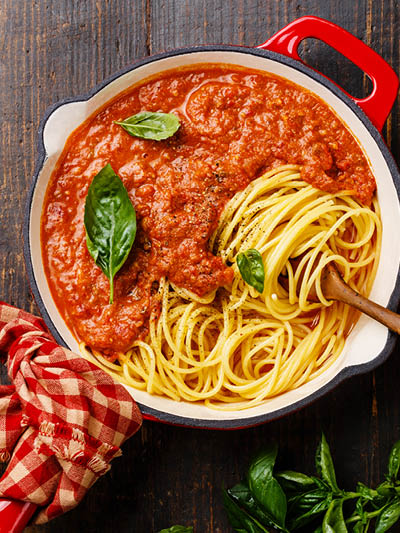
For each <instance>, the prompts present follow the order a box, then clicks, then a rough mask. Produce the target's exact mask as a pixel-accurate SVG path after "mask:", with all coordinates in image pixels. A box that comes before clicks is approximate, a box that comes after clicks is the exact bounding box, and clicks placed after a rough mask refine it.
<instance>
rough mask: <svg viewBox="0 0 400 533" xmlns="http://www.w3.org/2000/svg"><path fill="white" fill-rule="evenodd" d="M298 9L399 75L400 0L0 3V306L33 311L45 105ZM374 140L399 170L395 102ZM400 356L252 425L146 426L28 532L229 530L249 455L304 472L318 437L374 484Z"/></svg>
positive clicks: (348, 482) (311, 56)
mask: <svg viewBox="0 0 400 533" xmlns="http://www.w3.org/2000/svg"><path fill="white" fill-rule="evenodd" d="M306 14H314V15H318V16H321V17H325V18H327V19H329V20H331V21H333V22H336V23H337V24H339V25H341V26H343V27H344V28H345V29H347V30H349V31H350V32H352V33H354V34H355V35H356V36H357V37H359V38H360V39H362V40H363V41H364V42H366V43H367V44H369V45H370V46H372V48H373V49H374V50H376V51H377V52H378V53H379V54H381V55H382V56H383V57H384V58H385V59H386V60H387V61H388V62H389V63H390V64H391V65H392V66H393V67H394V69H395V70H396V71H397V72H398V73H399V71H400V63H399V39H400V5H399V1H398V0H358V1H357V0H325V1H324V2H321V1H319V0H304V1H300V0H285V1H283V0H282V1H280V0H247V1H246V0H131V1H129V0H57V1H54V0H0V51H1V54H0V108H1V121H0V169H1V174H0V191H1V209H0V223H1V231H0V272H1V275H0V297H1V299H3V300H5V301H7V302H9V303H11V304H14V305H16V306H20V307H22V308H24V309H26V310H28V311H31V312H34V313H35V312H37V308H36V306H35V303H34V301H33V299H32V296H31V294H30V291H29V285H28V282H27V279H26V275H25V265H24V259H23V254H22V232H21V225H22V220H23V214H24V209H25V199H26V193H27V190H28V187H29V184H30V181H31V177H32V173H33V170H34V166H35V159H36V153H37V129H38V125H39V121H40V119H41V117H42V115H43V114H44V112H45V110H46V108H47V107H48V106H49V105H50V104H52V103H54V102H57V101H58V100H59V99H62V98H65V97H67V96H75V95H79V94H83V93H85V92H86V91H88V90H89V89H90V88H91V87H92V86H93V85H95V84H96V83H98V82H100V81H101V80H103V79H104V78H106V77H108V76H110V75H111V74H112V73H114V72H116V71H118V70H119V69H121V68H123V67H126V66H127V65H130V64H131V63H133V62H134V61H135V60H136V59H138V58H142V57H144V56H148V55H150V54H154V53H157V52H160V51H164V50H171V49H173V48H177V47H183V46H191V45H197V44H201V43H233V44H244V45H248V46H252V45H256V44H259V43H261V42H263V41H264V40H265V39H266V38H267V37H269V36H271V35H272V34H273V33H275V32H276V31H277V30H278V29H280V28H281V27H282V26H284V25H285V24H287V23H288V22H290V21H292V20H294V19H295V18H297V17H300V16H302V15H306ZM303 57H304V58H305V60H306V61H307V62H308V63H309V64H311V65H312V66H314V67H316V68H318V69H320V70H322V71H323V72H324V73H326V74H328V75H329V76H331V77H332V78H333V79H334V80H336V81H338V82H340V84H342V86H344V87H345V88H346V89H347V90H348V91H349V92H351V93H352V94H354V95H355V96H361V95H365V94H366V93H367V91H368V89H369V84H368V80H366V78H365V76H363V74H362V73H361V72H360V71H359V70H358V69H357V68H356V67H355V66H354V65H352V64H350V63H349V62H348V61H347V60H345V59H344V58H343V57H341V56H340V55H339V54H337V53H335V52H334V51H332V49H330V48H329V47H328V46H326V45H324V44H323V43H320V42H318V41H314V40H312V39H310V40H308V41H306V42H305V43H304V46H303ZM384 134H385V137H386V139H387V142H388V144H389V146H390V148H391V150H392V152H393V154H394V156H395V158H396V159H397V162H398V163H399V162H400V138H399V106H398V103H397V104H396V106H395V108H394V110H393V113H392V116H391V118H389V120H388V122H387V126H386V128H385V131H384ZM399 356H400V345H398V346H397V348H396V350H395V352H394V353H393V354H392V356H391V358H390V359H389V360H388V361H387V362H386V363H385V364H384V365H382V366H381V367H380V368H378V369H377V370H376V371H375V372H372V373H369V374H367V375H363V376H360V377H356V378H353V379H351V380H349V381H347V382H345V383H344V384H342V385H341V386H339V387H338V388H337V389H336V390H335V391H333V392H331V393H330V394H328V395H327V396H326V397H325V398H323V399H322V400H319V401H317V402H316V403H314V404H313V405H311V406H309V407H307V408H305V409H303V410H302V411H300V412H298V413H295V414H293V415H291V416H287V417H285V418H284V419H282V420H277V421H275V422H272V423H269V424H266V425H263V426H261V427H257V428H253V429H247V430H242V431H234V432H219V431H202V430H194V429H184V428H175V427H169V426H166V425H161V424H156V423H152V422H145V423H144V425H143V429H142V430H141V432H140V433H139V434H138V435H137V436H136V437H135V438H133V439H131V440H130V442H128V443H126V445H125V447H124V455H123V457H122V458H120V459H117V460H115V461H114V465H113V468H112V470H111V472H110V473H109V474H108V475H106V476H105V477H103V478H102V479H100V480H99V481H98V483H97V484H96V485H95V486H94V488H93V489H92V490H91V491H90V493H89V494H88V496H87V498H86V499H85V501H84V502H83V503H82V504H81V505H80V506H79V507H78V508H77V509H76V510H74V511H72V512H70V513H69V514H67V515H65V516H63V517H61V518H59V519H57V520H54V521H53V522H51V523H49V524H48V525H46V526H43V527H31V528H28V530H29V531H31V532H34V531H35V532H36V531H49V532H50V531H51V532H57V533H63V532H71V531H76V532H80V531H84V532H85V533H91V532H96V533H97V532H105V533H106V532H107V533H108V532H113V533H117V532H118V533H123V532H135V533H154V532H156V531H159V530H160V529H161V528H163V527H167V526H170V525H172V524H175V523H181V524H186V525H190V524H193V525H194V530H195V532H196V533H210V532H214V533H216V532H228V531H230V528H229V526H228V523H227V521H226V518H225V514H224V511H223V508H222V504H221V486H222V485H223V484H225V485H227V486H229V485H231V484H232V483H233V482H234V481H236V480H238V479H239V478H240V476H241V475H242V474H243V473H244V471H245V468H246V465H247V462H248V459H249V457H250V456H251V455H252V454H253V453H254V452H255V451H256V450H257V449H258V448H259V447H261V446H262V445H263V444H264V443H267V442H269V441H270V440H272V439H274V440H276V441H277V442H279V444H280V450H281V456H282V460H283V462H284V463H285V465H287V466H293V467H299V468H304V469H305V471H312V470H313V455H314V450H315V447H316V445H317V442H318V440H319V438H320V434H321V431H322V430H324V431H325V433H326V435H327V438H328V440H329V442H330V444H331V448H332V452H333V454H334V457H335V460H336V463H337V465H338V478H339V481H340V483H342V484H343V485H344V486H345V487H347V488H348V489H350V488H352V487H353V486H354V485H355V483H356V482H357V480H359V479H360V480H363V481H364V482H366V483H372V484H375V483H377V482H379V481H380V480H381V479H382V476H383V475H384V471H385V467H386V458H387V455H388V452H389V449H390V447H391V445H392V444H393V443H394V441H395V440H397V439H399V438H400V385H399V384H400V365H399V363H398V357H399ZM2 372H3V374H2V375H3V378H5V373H4V369H3V370H2ZM394 530H396V531H400V528H399V529H394Z"/></svg>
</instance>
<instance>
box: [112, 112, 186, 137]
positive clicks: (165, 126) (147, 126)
mask: <svg viewBox="0 0 400 533" xmlns="http://www.w3.org/2000/svg"><path fill="white" fill-rule="evenodd" d="M115 124H118V125H119V126H121V127H122V128H124V130H125V131H127V132H128V133H129V135H132V136H133V137H141V138H142V139H152V140H153V141H162V140H163V139H168V137H172V135H173V134H174V133H175V132H176V131H177V130H178V128H179V126H180V125H181V123H180V121H179V118H178V117H177V116H176V115H173V114H172V113H153V112H152V111H141V112H140V113H137V114H136V115H132V116H131V117H128V118H125V119H124V120H121V121H116V122H115Z"/></svg>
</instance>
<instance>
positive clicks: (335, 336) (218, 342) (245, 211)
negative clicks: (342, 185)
mask: <svg viewBox="0 0 400 533" xmlns="http://www.w3.org/2000/svg"><path fill="white" fill-rule="evenodd" d="M300 171H301V169H300V167H298V166H295V165H286V166H281V167H279V168H275V169H273V170H271V171H270V172H268V173H266V174H264V175H263V176H261V177H260V178H258V179H256V180H254V181H252V182H251V183H250V184H249V185H248V186H247V187H246V188H245V189H244V190H242V191H240V192H238V193H236V194H235V196H234V197H233V198H232V199H231V200H230V201H229V202H228V203H227V204H226V206H225V209H224V211H223V213H222V216H221V217H220V220H219V224H218V227H217V229H216V231H215V232H214V234H213V235H212V237H211V239H210V249H211V250H212V251H213V252H214V253H215V254H216V255H218V256H220V257H221V258H222V259H223V261H224V262H225V263H226V264H228V265H232V267H233V269H234V273H235V277H234V281H233V283H232V285H231V286H226V287H222V288H219V289H217V290H216V291H213V292H212V293H211V294H208V295H206V296H205V297H199V296H197V295H196V294H194V293H191V292H189V291H187V290H184V289H182V288H179V287H177V286H175V285H174V284H173V283H171V282H169V281H168V280H167V279H165V278H163V279H162V280H161V282H160V286H159V298H160V312H159V313H155V312H153V314H152V315H151V317H150V324H149V334H148V336H147V338H146V339H145V340H136V341H135V342H134V344H133V346H132V348H131V349H130V350H129V351H128V352H126V353H120V354H119V356H118V360H117V361H116V362H114V363H112V362H110V361H107V360H106V359H104V358H102V356H101V354H100V353H99V352H97V351H95V350H92V353H93V354H94V355H95V357H96V359H97V361H98V363H99V364H100V365H101V366H103V367H105V368H106V369H107V370H108V371H109V372H110V371H111V372H112V373H114V374H115V375H116V376H117V377H118V378H119V379H120V380H121V381H123V382H125V383H126V384H128V385H131V386H132V387H135V388H137V389H141V390H146V391H147V392H149V393H151V394H158V395H164V396H167V397H169V398H172V399H173V400H177V401H179V400H185V401H189V402H204V403H205V405H207V406H209V407H212V408H215V409H228V410H230V409H235V410H237V409H244V408H248V407H253V406H255V405H257V404H260V403H261V402H263V401H264V400H266V399H267V398H270V397H273V396H276V395H278V394H282V393H284V392H285V391H288V390H291V389H294V388H297V387H299V386H301V385H302V384H304V383H306V382H307V381H309V380H311V379H314V378H316V377H317V376H319V375H320V374H321V373H322V372H324V371H325V370H326V369H327V368H328V367H329V366H330V365H332V363H333V362H334V361H335V360H336V359H337V358H338V357H339V355H340V353H341V351H342V349H343V345H344V342H345V339H346V336H347V335H348V334H349V332H350V330H351V328H352V327H353V325H354V323H355V322H356V320H357V317H358V315H357V312H356V311H354V310H353V309H351V308H350V307H348V306H346V305H345V304H343V303H340V302H332V301H328V300H326V298H325V297H324V295H323V293H322V291H321V284H320V280H321V272H322V270H323V268H324V267H325V265H326V264H327V263H329V262H331V261H334V262H335V263H336V265H337V267H338V269H339V270H340V271H341V273H342V275H343V278H344V280H345V281H346V283H348V284H349V285H350V286H351V287H352V288H353V289H355V290H356V291H358V292H360V293H362V294H368V293H369V292H370V289H371V286H372V283H373V280H374V277H375V273H376V269H377V266H378V260H379V252H380V244H381V232H382V229H381V222H380V218H379V208H378V203H377V201H376V199H373V202H372V205H371V207H366V206H362V205H360V203H359V202H358V201H357V200H356V199H354V197H353V196H352V191H349V192H346V191H344V192H339V193H336V194H331V193H327V192H323V191H321V190H318V189H316V188H314V187H312V186H311V185H309V184H307V183H306V182H305V181H303V180H302V179H301V176H300ZM251 248H254V249H256V250H258V251H259V252H260V254H261V255H262V258H263V263H264V269H265V284H264V290H263V293H262V294H259V293H258V292H257V291H256V290H255V289H253V288H252V287H250V286H248V285H247V284H246V283H245V282H244V281H243V279H242V278H241V275H240V273H239V270H238V268H237V265H236V262H235V259H236V257H237V255H238V254H239V253H241V252H244V251H246V250H248V249H251ZM294 258H298V266H297V268H295V269H294V268H293V266H292V263H291V260H293V259H294ZM282 274H285V275H286V276H287V289H286V288H284V287H283V286H282V284H281V278H280V276H281V275H282ZM313 286H315V289H316V292H317V295H318V298H319V302H312V301H310V300H309V299H308V295H309V292H310V290H311V288H312V287H313ZM82 351H83V352H86V353H87V351H88V349H87V348H85V345H84V344H82Z"/></svg>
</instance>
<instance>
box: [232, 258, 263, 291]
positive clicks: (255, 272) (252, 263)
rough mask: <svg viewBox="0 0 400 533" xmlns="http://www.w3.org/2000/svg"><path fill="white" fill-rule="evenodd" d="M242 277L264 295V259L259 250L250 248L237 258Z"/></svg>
mask: <svg viewBox="0 0 400 533" xmlns="http://www.w3.org/2000/svg"><path fill="white" fill-rule="evenodd" d="M236 263H237V266H238V268H239V272H240V275H241V276H242V278H243V279H244V281H245V282H246V283H247V284H248V285H251V286H252V287H254V288H255V289H256V291H258V292H259V293H260V294H262V292H263V290H264V281H265V271H264V264H263V259H262V256H261V254H260V252H259V251H258V250H255V249H254V248H250V250H246V252H243V253H240V254H238V255H237V257H236Z"/></svg>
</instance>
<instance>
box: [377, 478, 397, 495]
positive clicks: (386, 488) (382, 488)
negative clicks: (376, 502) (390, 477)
mask: <svg viewBox="0 0 400 533" xmlns="http://www.w3.org/2000/svg"><path fill="white" fill-rule="evenodd" d="M376 492H377V493H378V494H379V495H380V496H382V497H383V498H391V497H392V496H396V489H395V487H394V486H393V485H392V483H389V482H388V481H384V482H383V483H381V484H380V485H378V487H377V488H376Z"/></svg>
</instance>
